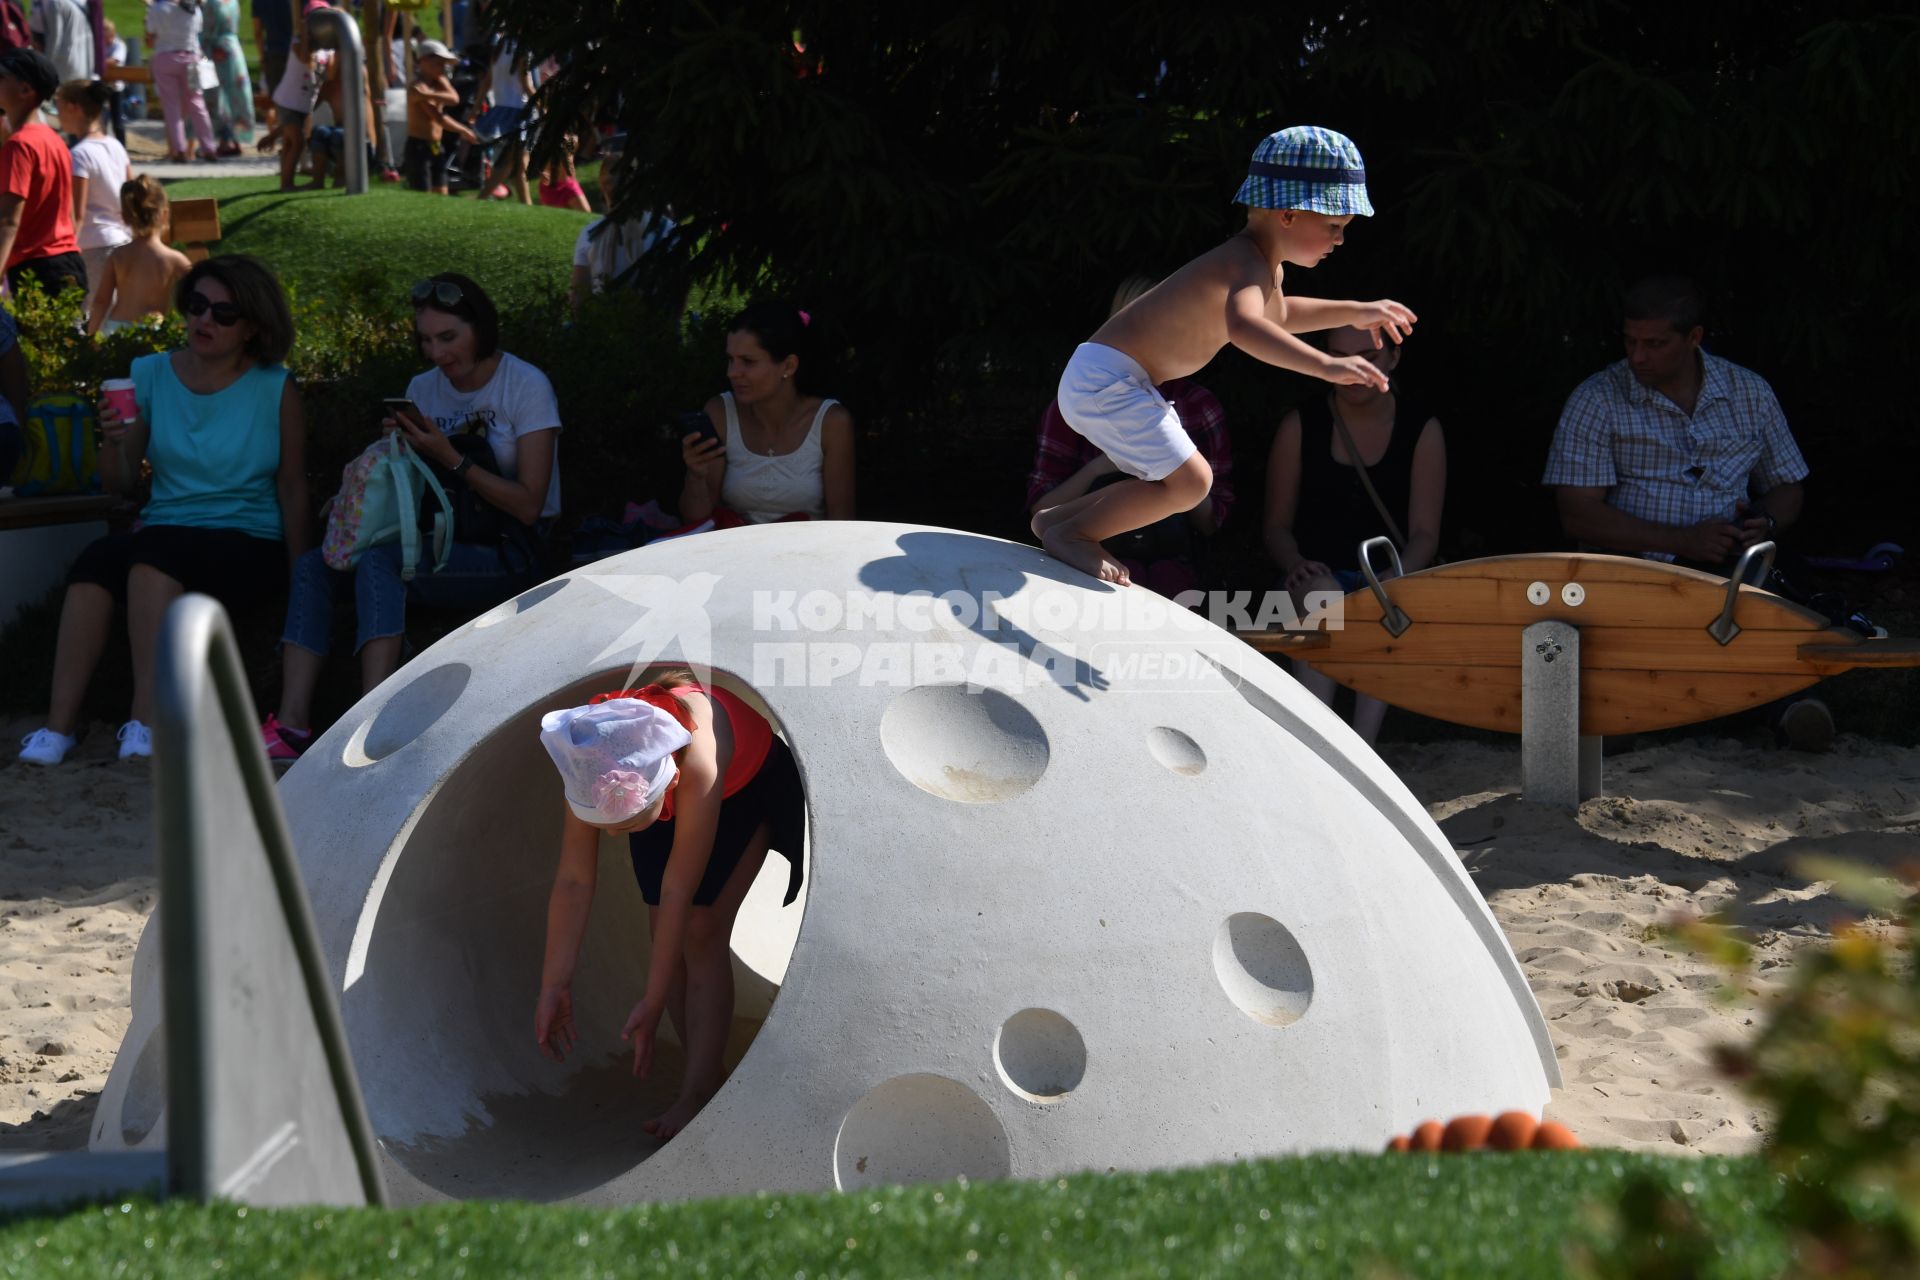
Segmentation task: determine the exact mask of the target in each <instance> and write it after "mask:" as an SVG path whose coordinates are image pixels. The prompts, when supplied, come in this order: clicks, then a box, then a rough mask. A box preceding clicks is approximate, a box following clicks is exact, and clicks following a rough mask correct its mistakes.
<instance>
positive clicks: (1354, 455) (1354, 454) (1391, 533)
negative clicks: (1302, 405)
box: [1330, 408, 1407, 551]
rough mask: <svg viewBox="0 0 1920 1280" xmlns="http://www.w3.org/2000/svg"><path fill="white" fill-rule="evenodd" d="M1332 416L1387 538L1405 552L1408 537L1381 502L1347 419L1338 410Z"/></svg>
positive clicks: (1348, 458)
mask: <svg viewBox="0 0 1920 1280" xmlns="http://www.w3.org/2000/svg"><path fill="white" fill-rule="evenodd" d="M1330 416H1331V417H1332V418H1333V429H1334V430H1335V431H1338V432H1339V433H1340V447H1341V448H1343V449H1345V450H1346V451H1347V464H1348V465H1349V466H1351V467H1352V468H1353V470H1354V473H1355V474H1356V475H1358V476H1359V477H1360V487H1361V488H1363V489H1365V490H1366V491H1367V497H1368V498H1370V499H1372V500H1373V509H1374V511H1375V512H1376V513H1378V515H1379V516H1380V518H1381V519H1382V520H1383V521H1385V522H1386V526H1387V536H1388V537H1390V538H1392V539H1393V544H1394V545H1395V546H1396V547H1399V548H1400V549H1401V550H1403V551H1404V550H1405V549H1406V546H1407V539H1406V535H1404V534H1402V533H1401V532H1400V522H1399V521H1397V520H1395V519H1394V518H1393V515H1392V513H1391V512H1389V511H1388V510H1387V504H1386V503H1384V502H1382V501H1380V491H1379V490H1378V489H1375V488H1374V487H1373V477H1372V476H1370V475H1368V474H1367V464H1366V463H1364V462H1362V461H1360V451H1359V450H1358V449H1356V448H1354V447H1353V433H1352V432H1350V431H1348V430H1347V422H1346V419H1345V418H1342V417H1341V416H1340V410H1339V409H1338V408H1333V409H1331V410H1330Z"/></svg>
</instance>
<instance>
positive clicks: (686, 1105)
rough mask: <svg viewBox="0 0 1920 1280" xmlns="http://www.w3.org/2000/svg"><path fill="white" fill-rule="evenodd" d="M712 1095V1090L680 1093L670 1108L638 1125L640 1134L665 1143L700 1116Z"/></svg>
mask: <svg viewBox="0 0 1920 1280" xmlns="http://www.w3.org/2000/svg"><path fill="white" fill-rule="evenodd" d="M714 1093H715V1090H713V1089H703V1090H698V1091H695V1092H693V1093H685V1092H683V1093H681V1095H680V1097H679V1098H678V1099H677V1100H676V1101H675V1102H674V1104H673V1105H672V1106H670V1107H668V1108H667V1109H666V1110H665V1111H662V1112H661V1113H660V1114H659V1115H657V1116H655V1117H654V1118H653V1119H651V1120H647V1121H644V1122H643V1123H642V1124H641V1125H640V1132H642V1133H644V1134H646V1135H647V1136H648V1137H650V1138H658V1139H659V1140H660V1141H662V1142H666V1141H667V1140H669V1139H670V1138H672V1137H673V1136H674V1135H675V1134H676V1133H679V1132H680V1131H681V1130H682V1129H684V1128H686V1127H687V1126H688V1125H689V1124H691V1123H692V1122H693V1118H694V1117H695V1116H697V1115H699V1114H700V1108H702V1107H704V1106H706V1105H707V1103H708V1102H709V1101H710V1100H711V1099H712V1098H713V1095H714Z"/></svg>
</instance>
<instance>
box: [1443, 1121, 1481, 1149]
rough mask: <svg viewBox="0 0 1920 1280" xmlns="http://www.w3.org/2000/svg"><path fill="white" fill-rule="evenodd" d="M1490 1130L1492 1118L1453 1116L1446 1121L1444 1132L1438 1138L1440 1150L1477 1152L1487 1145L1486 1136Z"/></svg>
mask: <svg viewBox="0 0 1920 1280" xmlns="http://www.w3.org/2000/svg"><path fill="white" fill-rule="evenodd" d="M1492 1129H1493V1117H1492V1116H1455V1117H1454V1118H1453V1119H1451V1120H1449V1121H1447V1128H1446V1132H1445V1133H1444V1134H1442V1135H1441V1138H1440V1149H1441V1150H1442V1151H1478V1150H1480V1148H1482V1147H1484V1146H1486V1145H1487V1134H1488V1133H1489V1132H1490V1131H1491V1130H1492Z"/></svg>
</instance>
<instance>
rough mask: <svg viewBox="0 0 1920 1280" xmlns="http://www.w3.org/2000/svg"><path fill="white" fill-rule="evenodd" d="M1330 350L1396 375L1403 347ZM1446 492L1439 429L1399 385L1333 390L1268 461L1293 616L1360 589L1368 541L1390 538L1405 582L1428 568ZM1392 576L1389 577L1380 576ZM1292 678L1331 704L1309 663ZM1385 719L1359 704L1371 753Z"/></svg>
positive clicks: (1377, 706) (1285, 431)
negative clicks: (1318, 599)
mask: <svg viewBox="0 0 1920 1280" xmlns="http://www.w3.org/2000/svg"><path fill="white" fill-rule="evenodd" d="M1327 349H1328V350H1329V351H1331V352H1332V353H1333V354H1334V355H1339V356H1350V355H1359V356H1365V357H1366V358H1367V359H1369V360H1371V361H1373V362H1374V363H1375V364H1376V365H1378V366H1380V368H1381V369H1383V370H1385V371H1386V372H1387V373H1389V374H1391V373H1392V372H1393V370H1394V368H1395V367H1396V366H1397V365H1398V364H1399V363H1400V353H1401V350H1402V347H1401V346H1395V345H1388V346H1385V347H1382V348H1379V349H1375V347H1374V345H1373V337H1372V335H1370V334H1369V333H1367V332H1366V331H1365V330H1364V329H1334V330H1332V331H1331V332H1329V333H1328V335H1327ZM1336 415H1337V416H1338V419H1339V421H1340V422H1341V423H1342V424H1344V425H1345V427H1346V429H1347V433H1348V434H1349V435H1350V436H1352V437H1353V445H1354V448H1355V449H1356V450H1358V451H1359V454H1360V461H1361V463H1362V464H1363V465H1365V467H1366V469H1367V477H1368V479H1370V480H1371V481H1372V482H1373V487H1374V490H1375V491H1376V492H1378V493H1379V495H1380V501H1381V503H1382V504H1384V505H1385V507H1386V511H1387V514H1388V515H1390V516H1392V517H1393V519H1392V523H1393V524H1394V525H1396V526H1398V528H1397V529H1391V528H1389V527H1388V522H1387V521H1386V520H1384V519H1382V517H1381V513H1380V511H1379V510H1378V509H1377V508H1376V507H1375V506H1374V503H1373V500H1372V499H1371V498H1369V497H1368V496H1367V491H1366V487H1365V486H1364V485H1363V484H1361V482H1360V475H1359V472H1358V471H1356V470H1355V467H1354V462H1353V460H1352V459H1351V458H1349V457H1348V455H1347V449H1346V447H1345V445H1344V444H1343V443H1342V442H1341V439H1340V432H1339V431H1338V430H1337V429H1336V428H1335V425H1334V421H1335V417H1336ZM1446 488H1447V445H1446V440H1445V438H1444V437H1443V436H1442V435H1441V434H1440V420H1439V419H1438V418H1433V417H1429V416H1428V415H1427V413H1426V411H1425V410H1424V409H1422V408H1420V407H1418V406H1417V405H1410V404H1409V403H1408V402H1407V401H1406V400H1405V398H1404V397H1402V396H1401V394H1400V389H1399V384H1397V383H1396V384H1395V385H1394V389H1393V390H1391V391H1385V392H1382V391H1376V390H1374V389H1373V388H1372V387H1365V386H1355V387H1332V388H1329V389H1328V391H1327V392H1326V394H1325V395H1322V396H1316V397H1315V398H1313V399H1311V400H1309V401H1307V403H1306V404H1304V405H1302V406H1301V407H1300V408H1298V409H1296V410H1294V411H1293V412H1292V413H1289V414H1288V415H1287V416H1286V417H1285V418H1283V419H1282V420H1281V422H1280V430H1279V433H1278V434H1276V435H1275V436H1274V438H1273V451H1272V452H1271V453H1270V454H1268V455H1267V518H1266V541H1267V554H1268V555H1270V556H1272V557H1273V562H1274V563H1275V564H1276V565H1278V566H1279V567H1280V572H1281V574H1282V575H1284V577H1283V581H1282V585H1283V586H1284V587H1285V588H1286V590H1287V591H1288V592H1289V593H1291V594H1292V596H1293V598H1294V601H1295V606H1296V609H1297V608H1298V606H1299V602H1300V601H1301V600H1302V599H1303V598H1304V597H1305V596H1306V594H1307V593H1308V592H1311V591H1341V592H1346V591H1352V590H1354V589H1356V588H1357V587H1359V586H1360V583H1361V578H1360V544H1361V543H1362V542H1364V541H1365V540H1366V539H1368V538H1373V537H1379V536H1380V535H1382V534H1384V535H1386V536H1387V537H1390V538H1392V539H1393V540H1394V544H1395V545H1396V546H1397V547H1398V548H1399V550H1400V563H1401V565H1402V566H1403V567H1404V568H1405V569H1406V571H1407V572H1408V573H1412V572H1413V571H1414V570H1416V569H1424V568H1426V566H1427V565H1429V564H1431V563H1432V562H1433V557H1434V554H1435V552H1436V551H1438V549H1439V546H1440V513H1441V507H1442V505H1443V503H1444V501H1445V498H1446ZM1390 572H1391V569H1384V570H1382V576H1385V575H1386V574H1387V573H1390ZM1294 675H1295V677H1296V678H1297V679H1298V680H1299V681H1300V683H1301V684H1303V685H1305V686H1306V687H1307V688H1309V689H1311V690H1312V691H1313V692H1314V693H1315V694H1317V695H1318V696H1319V698H1320V700H1321V701H1323V702H1325V703H1327V704H1329V705H1331V704H1332V702H1333V693H1334V683H1333V681H1332V680H1331V679H1330V678H1328V677H1326V676H1323V675H1321V674H1320V673H1319V672H1317V671H1314V670H1313V669H1312V668H1310V667H1308V666H1306V665H1305V664H1304V663H1295V664H1294ZM1385 714H1386V704H1385V703H1382V702H1380V701H1379V700H1378V699H1375V698H1369V697H1365V696H1363V695H1356V697H1355V703H1354V712H1353V727H1354V730H1355V732H1357V733H1358V734H1359V735H1360V736H1361V737H1362V738H1364V739H1365V740H1366V741H1367V742H1369V743H1371V742H1372V741H1373V740H1374V737H1375V736H1376V735H1377V734H1378V733H1379V732H1380V721H1381V718H1382V717H1383V716H1385Z"/></svg>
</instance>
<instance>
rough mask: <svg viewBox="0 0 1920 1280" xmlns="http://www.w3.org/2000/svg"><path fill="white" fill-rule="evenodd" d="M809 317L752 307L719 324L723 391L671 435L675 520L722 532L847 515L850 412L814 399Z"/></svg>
mask: <svg viewBox="0 0 1920 1280" xmlns="http://www.w3.org/2000/svg"><path fill="white" fill-rule="evenodd" d="M812 329H813V318H812V317H811V316H809V315H808V314H807V313H806V312H804V311H802V310H800V309H799V308H797V307H793V306H789V305H787V304H785V303H780V302H756V303H754V304H753V305H752V306H749V307H747V308H746V309H745V310H744V311H742V312H741V313H740V314H739V315H737V316H735V317H734V318H733V320H732V322H731V323H730V324H728V326H727V387H728V389H727V390H726V391H723V392H721V393H720V394H719V395H717V396H715V397H714V398H713V399H711V400H709V401H708V402H707V406H706V414H707V418H708V421H709V422H710V423H711V424H712V426H711V429H710V430H707V431H688V432H686V433H685V434H684V435H682V436H681V440H680V459H681V461H682V462H683V463H685V464H686V468H687V473H686V479H685V481H683V482H682V484H681V487H680V519H681V520H682V522H684V523H685V524H688V525H693V524H698V523H699V522H701V521H704V520H712V521H713V522H714V523H715V524H716V525H718V526H720V527H722V528H724V527H726V526H728V525H735V524H766V523H768V522H771V521H777V520H795V519H807V520H851V519H853V518H854V511H853V507H854V502H853V496H854V493H853V491H854V470H853V415H852V414H850V413H848V412H847V409H846V406H845V405H843V404H841V403H840V402H839V401H838V400H835V399H833V398H831V397H829V396H823V395H819V394H816V390H815V388H814V387H813V385H812V382H811V379H810V378H809V376H808V375H809V374H810V373H812V372H814V371H813V370H812V369H811V368H810V367H809V359H808V358H809V356H811V355H812V353H813V347H814V344H813V342H812V341H811V339H812V337H813V333H812Z"/></svg>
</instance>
